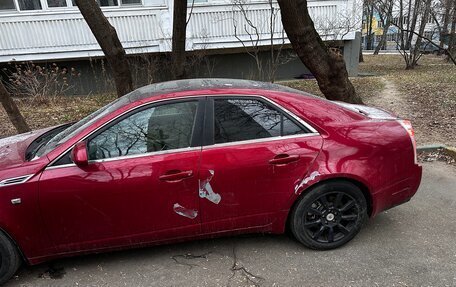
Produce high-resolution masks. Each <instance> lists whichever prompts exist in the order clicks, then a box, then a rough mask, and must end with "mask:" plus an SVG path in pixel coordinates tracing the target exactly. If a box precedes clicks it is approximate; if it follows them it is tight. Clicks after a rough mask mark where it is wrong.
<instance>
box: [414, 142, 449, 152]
mask: <svg viewBox="0 0 456 287" xmlns="http://www.w3.org/2000/svg"><path fill="white" fill-rule="evenodd" d="M446 148H447V147H446V145H442V144H431V145H424V146H419V147H417V148H416V151H418V152H429V151H436V150H438V149H446Z"/></svg>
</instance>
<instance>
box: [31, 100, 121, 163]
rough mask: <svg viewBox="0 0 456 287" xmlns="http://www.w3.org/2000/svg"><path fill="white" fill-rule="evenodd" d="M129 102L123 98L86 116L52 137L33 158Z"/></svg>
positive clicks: (40, 155) (52, 148)
mask: <svg viewBox="0 0 456 287" xmlns="http://www.w3.org/2000/svg"><path fill="white" fill-rule="evenodd" d="M128 102H129V101H128V100H125V98H120V99H118V100H116V101H114V102H112V103H110V104H108V105H106V106H104V107H102V108H101V109H99V110H97V111H95V112H93V113H92V114H90V115H88V116H87V117H85V118H83V119H82V120H80V121H79V122H77V123H75V124H74V125H72V126H70V127H68V128H67V129H65V130H63V131H62V132H60V133H58V134H57V135H56V136H54V137H53V138H52V139H51V140H50V141H49V142H48V143H47V144H45V145H43V146H41V147H40V148H39V150H37V152H36V154H35V158H38V157H42V156H43V155H46V154H48V153H49V152H50V151H52V150H54V149H55V148H56V147H58V146H59V145H61V144H63V143H64V142H66V141H67V140H69V139H70V138H72V137H73V136H75V135H77V134H78V133H80V132H81V131H83V130H84V129H86V128H87V127H89V126H90V125H91V124H92V123H93V121H96V120H98V119H100V118H102V117H104V116H105V115H107V114H109V113H110V112H112V111H114V110H116V109H118V108H120V107H122V106H123V105H125V104H127V103H128Z"/></svg>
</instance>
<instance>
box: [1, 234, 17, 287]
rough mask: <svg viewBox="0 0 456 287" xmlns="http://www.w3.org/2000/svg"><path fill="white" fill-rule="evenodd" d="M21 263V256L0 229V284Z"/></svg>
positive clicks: (7, 278) (3, 282)
mask: <svg viewBox="0 0 456 287" xmlns="http://www.w3.org/2000/svg"><path fill="white" fill-rule="evenodd" d="M20 264H21V257H20V255H19V252H18V250H17V248H16V246H15V245H14V243H13V242H11V240H10V239H9V238H8V237H7V236H6V235H5V234H4V233H3V232H1V231H0V285H3V284H5V283H6V282H7V281H8V280H9V279H10V278H11V277H13V275H14V273H16V271H17V269H19V266H20Z"/></svg>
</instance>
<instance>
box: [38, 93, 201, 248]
mask: <svg viewBox="0 0 456 287" xmlns="http://www.w3.org/2000/svg"><path fill="white" fill-rule="evenodd" d="M203 106H204V100H203V99H194V100H187V101H172V102H169V101H168V102H163V103H159V104H152V105H150V106H144V107H141V108H138V109H136V110H134V111H132V112H129V113H127V114H126V115H124V116H121V117H119V118H118V119H116V120H114V121H112V122H111V123H109V124H107V125H106V126H105V127H104V128H101V129H100V130H99V131H97V132H95V133H93V134H92V135H90V136H89V137H88V138H87V139H86V141H87V149H88V154H89V165H88V166H87V167H78V166H75V165H74V164H64V165H59V161H57V162H56V164H54V165H53V166H50V167H48V168H46V170H45V171H44V172H43V174H42V176H41V179H40V185H39V197H40V206H41V210H42V213H43V217H44V221H45V224H46V227H47V230H48V233H49V235H50V237H51V239H52V240H53V242H54V243H55V245H56V247H57V250H58V251H60V252H64V251H74V250H86V249H90V250H93V249H98V248H104V247H112V246H122V245H133V244H136V243H144V242H151V241H160V240H165V239H169V238H175V237H181V236H191V235H195V234H199V232H200V214H199V199H198V165H199V161H200V156H201V145H200V140H201V134H202V133H201V125H202V119H203V112H204V108H203ZM65 156H66V155H65ZM60 162H62V160H60ZM63 162H64V161H63Z"/></svg>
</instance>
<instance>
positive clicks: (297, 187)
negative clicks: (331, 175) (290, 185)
mask: <svg viewBox="0 0 456 287" xmlns="http://www.w3.org/2000/svg"><path fill="white" fill-rule="evenodd" d="M317 176H320V173H319V172H318V171H313V172H312V173H311V174H310V175H309V176H308V177H306V178H304V179H303V180H302V181H301V183H299V184H297V185H296V186H295V193H298V191H299V190H300V189H301V188H302V187H303V186H304V185H306V184H308V183H309V182H311V181H312V180H314V179H315V178H317Z"/></svg>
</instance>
